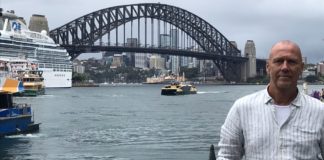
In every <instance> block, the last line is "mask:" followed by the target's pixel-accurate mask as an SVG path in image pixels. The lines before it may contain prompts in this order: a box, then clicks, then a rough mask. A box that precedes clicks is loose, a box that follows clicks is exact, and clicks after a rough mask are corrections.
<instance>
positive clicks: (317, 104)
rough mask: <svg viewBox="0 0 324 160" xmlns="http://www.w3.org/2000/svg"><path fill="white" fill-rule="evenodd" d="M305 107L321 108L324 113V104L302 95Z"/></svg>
mask: <svg viewBox="0 0 324 160" xmlns="http://www.w3.org/2000/svg"><path fill="white" fill-rule="evenodd" d="M302 97H303V99H304V105H305V106H312V107H319V109H321V110H323V111H324V103H323V102H322V101H321V100H318V99H316V98H314V97H312V96H310V95H306V94H302Z"/></svg>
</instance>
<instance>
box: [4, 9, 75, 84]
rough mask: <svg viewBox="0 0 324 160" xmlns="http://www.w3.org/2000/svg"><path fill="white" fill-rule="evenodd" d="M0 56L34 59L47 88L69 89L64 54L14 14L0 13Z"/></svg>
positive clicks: (69, 67) (69, 72)
mask: <svg viewBox="0 0 324 160" xmlns="http://www.w3.org/2000/svg"><path fill="white" fill-rule="evenodd" d="M0 14H1V15H0V57H19V56H24V57H26V58H32V59H36V60H37V61H38V69H39V70H42V71H43V77H44V82H45V87H46V88H51V87H72V62H71V61H70V59H71V57H70V56H69V54H68V53H67V51H66V50H65V49H64V48H62V47H60V46H59V45H58V44H56V43H55V42H54V41H53V39H51V38H50V37H49V36H47V33H46V31H42V32H41V33H39V32H33V31H30V30H29V29H28V27H27V25H26V24H25V23H24V22H23V21H22V20H21V18H19V17H18V16H16V15H15V14H14V13H13V12H2V10H1V13H0Z"/></svg>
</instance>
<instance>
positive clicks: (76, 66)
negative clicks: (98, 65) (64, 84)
mask: <svg viewBox="0 0 324 160" xmlns="http://www.w3.org/2000/svg"><path fill="white" fill-rule="evenodd" d="M84 70H85V67H84V66H83V65H82V62H81V61H79V60H78V59H76V60H74V61H73V72H76V73H80V74H83V73H84Z"/></svg>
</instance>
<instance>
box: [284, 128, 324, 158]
mask: <svg viewBox="0 0 324 160" xmlns="http://www.w3.org/2000/svg"><path fill="white" fill-rule="evenodd" d="M289 132H290V135H291V136H288V137H287V140H288V141H287V143H288V145H291V146H293V148H294V151H296V152H299V153H301V152H303V153H311V152H314V151H315V150H314V149H315V147H316V146H318V135H319V134H318V131H317V130H316V129H314V128H310V127H309V126H293V127H292V130H291V131H289Z"/></svg>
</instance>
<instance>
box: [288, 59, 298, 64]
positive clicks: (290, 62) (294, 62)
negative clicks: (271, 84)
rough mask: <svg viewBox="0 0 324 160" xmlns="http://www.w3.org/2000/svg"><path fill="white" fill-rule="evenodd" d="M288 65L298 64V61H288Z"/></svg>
mask: <svg viewBox="0 0 324 160" xmlns="http://www.w3.org/2000/svg"><path fill="white" fill-rule="evenodd" d="M288 63H289V64H297V61H295V60H288Z"/></svg>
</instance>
